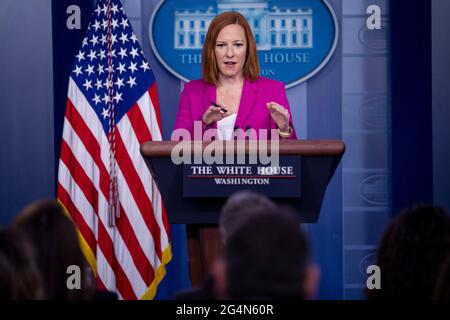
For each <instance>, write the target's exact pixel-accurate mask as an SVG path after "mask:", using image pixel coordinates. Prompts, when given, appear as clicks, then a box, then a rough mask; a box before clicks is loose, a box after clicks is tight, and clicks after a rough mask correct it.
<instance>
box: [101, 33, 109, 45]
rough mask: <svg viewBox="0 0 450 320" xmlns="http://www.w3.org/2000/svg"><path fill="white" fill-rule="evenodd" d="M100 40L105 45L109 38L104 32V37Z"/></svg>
mask: <svg viewBox="0 0 450 320" xmlns="http://www.w3.org/2000/svg"><path fill="white" fill-rule="evenodd" d="M100 42H101V43H102V45H105V44H106V43H107V42H108V40H107V39H106V34H102V38H101V39H100Z"/></svg>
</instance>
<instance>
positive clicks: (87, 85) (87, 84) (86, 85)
mask: <svg viewBox="0 0 450 320" xmlns="http://www.w3.org/2000/svg"><path fill="white" fill-rule="evenodd" d="M91 83H92V81H91V80H88V79H86V81H85V82H84V84H83V87H84V88H85V89H86V91H89V89H92V84H91Z"/></svg>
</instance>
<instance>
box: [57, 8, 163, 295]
mask: <svg viewBox="0 0 450 320" xmlns="http://www.w3.org/2000/svg"><path fill="white" fill-rule="evenodd" d="M150 140H153V141H157V140H162V134H161V121H160V112H159V105H158V97H157V87H156V82H155V77H154V75H153V73H152V71H151V69H150V67H149V65H148V63H147V61H146V59H145V57H144V55H143V52H142V49H141V47H140V45H139V42H138V40H137V38H136V36H135V35H134V33H133V31H132V28H131V26H130V22H129V20H128V19H127V17H126V15H125V13H124V11H123V7H122V4H121V3H120V1H119V0H99V1H97V6H96V9H95V10H94V12H93V14H92V20H91V22H90V24H89V27H88V31H87V34H86V37H85V38H84V40H83V44H82V47H81V49H80V50H79V52H78V54H77V55H76V58H75V61H74V64H73V69H72V72H71V75H70V79H69V89H68V97H67V106H66V114H65V119H64V129H63V137H62V141H61V157H60V161H59V171H58V200H59V201H60V203H61V204H62V205H63V206H64V207H65V209H66V210H67V212H68V213H69V214H70V216H71V218H72V220H73V221H74V222H75V224H76V226H77V228H78V230H79V234H80V239H81V243H82V248H83V252H84V254H85V256H86V258H87V260H88V261H89V263H90V265H91V266H92V268H93V269H94V271H95V273H96V278H97V284H98V286H99V287H100V288H102V289H107V290H111V291H115V292H117V293H118V295H119V297H120V298H122V299H143V298H144V299H145V298H149V299H152V298H153V297H154V296H155V294H156V288H157V286H158V283H159V282H160V281H161V279H162V278H163V277H164V275H165V265H166V264H167V263H168V262H169V261H170V259H171V257H172V255H171V249H170V236H169V224H168V221H167V217H166V212H165V209H164V205H163V201H162V198H161V194H160V192H159V190H158V188H157V186H156V184H155V181H154V180H153V178H152V176H151V174H150V172H149V170H148V168H147V166H146V164H145V161H144V159H143V157H142V155H141V154H140V145H141V144H142V143H143V142H144V141H150Z"/></svg>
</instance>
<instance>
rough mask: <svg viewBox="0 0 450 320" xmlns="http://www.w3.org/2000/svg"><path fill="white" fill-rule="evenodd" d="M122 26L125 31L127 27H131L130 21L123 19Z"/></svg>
mask: <svg viewBox="0 0 450 320" xmlns="http://www.w3.org/2000/svg"><path fill="white" fill-rule="evenodd" d="M120 25H121V26H122V28H123V29H125V28H126V27H129V25H128V20H127V19H125V18H122V22H121V23H120Z"/></svg>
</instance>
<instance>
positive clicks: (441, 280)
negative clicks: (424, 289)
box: [433, 252, 450, 300]
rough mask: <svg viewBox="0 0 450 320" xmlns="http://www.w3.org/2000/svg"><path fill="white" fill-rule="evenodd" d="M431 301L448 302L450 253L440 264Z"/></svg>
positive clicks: (449, 293)
mask: <svg viewBox="0 0 450 320" xmlns="http://www.w3.org/2000/svg"><path fill="white" fill-rule="evenodd" d="M433 299H435V300H450V252H449V253H448V254H447V259H446V260H445V262H444V263H443V264H442V267H441V268H440V270H439V274H438V276H437V279H436V285H435V287H434V293H433Z"/></svg>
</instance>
